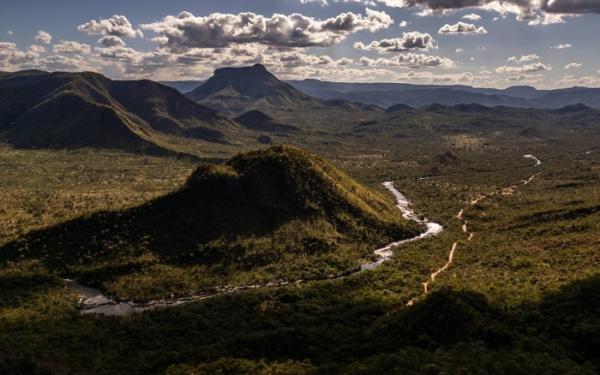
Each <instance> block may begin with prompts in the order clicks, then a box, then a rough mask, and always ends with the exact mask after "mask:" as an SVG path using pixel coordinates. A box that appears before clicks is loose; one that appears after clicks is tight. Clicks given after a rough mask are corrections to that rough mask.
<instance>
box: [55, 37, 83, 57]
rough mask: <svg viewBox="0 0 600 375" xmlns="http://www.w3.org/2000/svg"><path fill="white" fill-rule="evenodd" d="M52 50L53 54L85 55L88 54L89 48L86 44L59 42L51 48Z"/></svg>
mask: <svg viewBox="0 0 600 375" xmlns="http://www.w3.org/2000/svg"><path fill="white" fill-rule="evenodd" d="M52 50H53V51H54V53H77V54H84V55H86V54H88V53H90V51H91V47H90V46H89V45H87V44H81V43H77V42H74V41H67V40H61V41H60V42H59V43H58V44H55V45H54V46H53V48H52Z"/></svg>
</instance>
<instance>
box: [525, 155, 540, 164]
mask: <svg viewBox="0 0 600 375" xmlns="http://www.w3.org/2000/svg"><path fill="white" fill-rule="evenodd" d="M523 157H524V158H527V159H532V160H535V166H536V167H537V166H538V165H542V162H541V160H540V159H538V158H536V157H535V156H533V155H531V154H527V155H523Z"/></svg>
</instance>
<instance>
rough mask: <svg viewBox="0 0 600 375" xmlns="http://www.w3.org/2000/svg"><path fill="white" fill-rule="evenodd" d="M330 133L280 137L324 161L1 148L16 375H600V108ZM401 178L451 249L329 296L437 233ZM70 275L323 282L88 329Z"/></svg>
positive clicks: (134, 295) (435, 248)
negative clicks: (403, 210)
mask: <svg viewBox="0 0 600 375" xmlns="http://www.w3.org/2000/svg"><path fill="white" fill-rule="evenodd" d="M295 117H302V118H300V119H298V121H296V122H295V121H294V118H295ZM317 117H318V112H311V113H307V114H306V116H304V114H303V116H299V115H298V114H297V113H294V112H290V113H288V114H287V116H284V115H282V116H281V117H280V118H279V117H278V118H277V121H278V123H281V124H289V125H292V126H297V127H299V128H301V131H295V132H294V133H293V134H291V133H279V132H276V131H275V132H269V139H270V141H272V142H274V143H288V144H292V145H294V146H299V147H301V148H304V149H306V150H307V151H309V152H311V153H312V154H316V155H319V156H317V157H314V156H310V155H308V154H307V153H305V152H304V151H300V150H298V149H296V148H292V147H280V146H277V147H275V148H272V149H267V150H261V151H253V152H249V153H243V154H240V155H238V156H235V154H236V153H237V152H238V151H239V150H241V149H244V148H245V147H244V146H243V145H237V146H236V145H216V146H214V147H216V148H215V150H217V151H215V155H220V157H224V156H227V158H228V160H229V161H227V162H225V163H222V164H220V165H211V166H209V165H205V164H202V163H200V162H199V161H194V160H190V159H183V158H179V159H177V158H174V157H164V158H157V157H151V156H145V155H141V154H139V153H138V154H130V153H126V152H122V151H114V150H113V151H110V150H92V149H80V150H71V151H64V150H62V151H61V150H54V151H52V150H17V149H15V148H13V147H12V146H8V145H4V146H2V148H0V159H1V161H2V162H1V163H0V175H2V176H3V177H2V178H1V179H0V194H1V198H2V199H0V241H1V242H0V260H1V266H0V373H2V374H11V375H13V374H14V375H17V374H18V375H24V374H28V375H29V374H52V375H54V374H60V375H62V374H90V373H93V374H161V375H162V374H168V375H183V374H185V375H191V374H478V375H479V374H533V373H536V374H537V373H539V374H597V373H600V367H599V366H600V355H599V354H598V353H600V350H599V349H600V346H599V345H600V344H599V341H598V337H599V332H600V318H599V317H598V316H599V315H598V311H599V309H600V299H599V298H598V295H599V293H598V291H599V290H600V279H599V276H598V271H597V269H598V262H599V261H600V258H599V255H598V238H599V234H600V233H598V226H597V222H598V220H599V215H600V206H599V203H598V198H599V197H598V189H599V188H600V181H599V180H598V176H599V170H600V155H598V154H597V153H596V150H598V144H599V142H600V137H599V132H598V130H597V124H598V121H597V120H596V118H597V115H596V111H595V110H591V109H588V108H582V107H580V106H575V107H572V108H567V109H563V110H558V111H557V110H552V111H544V110H525V109H522V110H513V109H506V108H496V109H489V108H484V107H480V106H460V107H457V108H450V107H444V106H429V107H426V108H422V109H407V108H401V109H400V110H399V111H392V112H389V113H384V112H383V111H374V112H373V113H371V114H367V113H366V112H364V111H362V112H361V113H360V114H354V115H352V116H346V117H343V116H340V117H339V118H338V119H336V121H333V120H327V121H325V120H323V119H321V120H320V121H321V122H317V121H316V120H318V119H317ZM315 119H316V120H315ZM306 123H311V125H310V126H306V127H304V125H303V124H306ZM526 154H532V155H535V156H536V157H537V158H539V159H540V160H541V161H542V164H541V165H539V166H535V162H534V161H533V160H531V159H527V158H524V157H523V156H524V155H526ZM325 160H329V161H325ZM342 171H343V172H342ZM383 181H395V186H396V187H397V188H398V189H399V190H400V191H402V192H403V193H405V194H406V195H407V196H408V197H409V198H410V200H411V201H412V204H413V208H414V209H415V211H416V212H417V213H418V214H419V215H422V217H425V218H428V219H430V220H432V221H436V222H439V223H440V224H442V225H443V226H444V229H445V230H444V232H442V233H441V234H440V235H439V236H436V237H433V238H427V239H423V240H420V241H415V242H410V243H407V244H404V245H402V246H400V247H398V248H396V249H395V256H394V258H393V259H391V260H390V261H388V262H386V263H384V264H383V265H382V266H381V267H379V268H377V269H374V270H370V271H367V272H362V273H359V274H355V275H347V276H344V277H339V278H333V279H327V278H328V277H329V276H330V275H332V274H335V273H338V272H343V271H345V270H352V269H354V268H355V267H356V266H357V265H358V264H359V263H360V262H361V261H369V260H370V259H372V255H370V254H371V253H372V251H373V250H374V249H375V248H376V247H378V246H380V245H383V244H385V243H387V242H389V241H391V240H393V239H397V238H404V237H408V236H411V235H414V234H415V233H418V232H420V231H421V230H422V228H420V227H419V226H418V225H414V224H410V223H408V222H406V221H404V220H402V219H400V216H399V212H397V210H396V209H395V208H394V206H393V205H394V201H393V197H392V196H391V195H390V194H389V193H388V192H387V191H386V190H385V189H384V188H383V187H382V186H381V183H382V182H383ZM459 213H462V215H460V217H458V216H459ZM225 224H227V225H225ZM471 235H472V237H471ZM470 237H471V239H469V238H470ZM454 244H456V248H455V253H454V258H453V262H452V263H451V264H449V266H448V268H447V269H445V271H444V272H442V273H440V274H439V275H437V277H436V278H435V280H434V281H432V280H431V274H432V273H433V272H434V271H436V270H438V269H440V268H441V267H443V266H444V265H445V264H447V262H448V256H449V253H450V250H451V249H452V248H453V245H454ZM199 245H201V246H199ZM65 276H76V277H78V278H79V279H81V280H85V281H86V282H89V283H92V284H95V285H98V286H100V287H101V288H102V289H103V290H105V291H108V292H109V293H110V294H112V295H114V296H117V297H120V298H123V299H136V300H147V299H151V298H159V297H164V296H165V295H170V294H174V295H185V294H189V293H192V292H197V291H200V290H209V289H210V288H214V287H215V286H217V285H223V284H227V283H232V284H234V285H242V284H253V283H258V284H261V285H264V284H266V283H268V282H269V281H279V280H290V281H293V280H297V279H300V278H302V279H304V280H305V282H303V283H292V284H291V285H288V286H281V287H272V288H257V289H253V290H245V291H240V292H236V293H231V294H222V295H217V296H215V297H213V298H209V299H205V300H201V301H196V302H190V303H188V304H184V305H181V306H177V307H170V308H166V309H160V310H156V311H148V312H145V313H143V314H139V315H133V316H128V317H110V316H101V315H88V314H81V311H80V305H79V297H78V296H77V295H76V294H75V293H73V292H70V291H69V290H67V289H66V288H65V287H64V282H63V277H65ZM322 279H327V280H322ZM425 282H428V284H427V292H426V291H425V288H424V286H423V283H425ZM411 301H412V304H411V305H410V306H408V304H409V302H411Z"/></svg>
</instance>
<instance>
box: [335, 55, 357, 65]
mask: <svg viewBox="0 0 600 375" xmlns="http://www.w3.org/2000/svg"><path fill="white" fill-rule="evenodd" d="M353 62H354V60H352V59H349V58H347V57H342V58H341V59H339V60H338V61H337V64H338V65H339V66H346V65H350V64H352V63H353Z"/></svg>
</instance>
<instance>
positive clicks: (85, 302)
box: [65, 182, 444, 316]
mask: <svg viewBox="0 0 600 375" xmlns="http://www.w3.org/2000/svg"><path fill="white" fill-rule="evenodd" d="M383 186H385V187H386V189H388V190H389V191H390V192H391V193H392V194H393V195H394V196H395V197H396V200H397V204H396V207H398V209H399V210H400V212H402V216H403V217H404V218H405V219H406V220H412V221H416V222H417V223H420V224H423V225H425V226H426V228H427V229H426V231H425V232H423V233H421V234H420V235H418V236H416V237H413V238H409V239H406V240H402V241H398V242H393V243H391V244H389V245H387V246H386V247H383V248H381V249H377V250H375V254H376V255H377V256H378V257H379V259H378V261H377V262H374V263H369V264H363V265H362V266H361V269H360V271H359V272H364V271H367V270H372V269H374V268H377V267H379V266H381V264H383V262H385V261H388V260H390V259H391V258H392V256H393V255H394V251H393V249H394V248H395V247H397V246H400V245H403V244H405V243H408V242H413V241H417V240H421V239H424V238H428V237H433V236H436V235H438V234H440V233H441V232H442V231H443V230H444V228H443V227H442V226H441V225H440V224H437V223H433V222H430V221H428V220H427V219H423V220H421V219H420V218H419V217H418V216H417V214H416V213H415V212H414V211H413V210H412V209H411V208H410V202H409V201H408V199H407V198H406V197H405V196H404V195H402V193H400V192H399V191H398V190H397V189H396V188H395V187H394V183H393V182H384V183H383ZM338 277H343V276H342V275H340V276H338ZM287 284H288V283H287V282H286V283H281V284H275V283H271V284H267V286H266V287H274V286H283V285H287ZM65 285H66V287H67V288H68V289H70V290H72V291H74V292H76V293H78V294H79V295H80V296H82V306H83V308H82V312H83V313H84V314H104V315H112V316H128V315H133V314H138V313H141V312H143V311H147V310H154V309H158V308H164V307H169V306H178V305H181V304H184V303H188V302H191V301H197V300H200V299H206V298H210V297H214V296H216V295H219V294H223V293H233V292H237V291H240V290H247V289H255V288H259V287H260V286H258V285H250V286H241V287H236V286H227V287H223V288H220V289H218V290H217V291H215V292H213V293H203V294H198V295H195V296H189V297H184V298H174V299H162V300H155V301H150V302H147V303H140V304H137V303H134V302H116V301H114V300H111V299H109V298H107V297H106V296H105V295H104V293H102V291H101V290H99V289H95V288H92V287H88V286H84V285H81V284H79V283H78V282H77V281H76V280H65Z"/></svg>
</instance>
